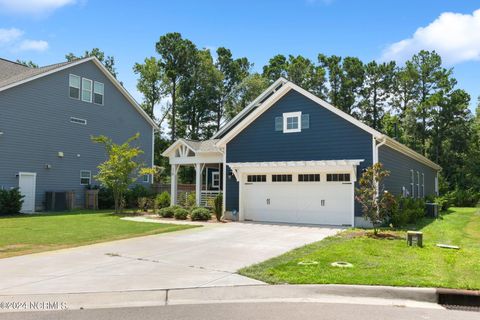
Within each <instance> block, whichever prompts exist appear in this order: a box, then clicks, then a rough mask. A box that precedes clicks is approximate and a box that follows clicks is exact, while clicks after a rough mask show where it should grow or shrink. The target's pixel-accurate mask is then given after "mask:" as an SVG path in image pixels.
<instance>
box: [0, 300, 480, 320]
mask: <svg viewBox="0 0 480 320" xmlns="http://www.w3.org/2000/svg"><path fill="white" fill-rule="evenodd" d="M0 318H1V319H2V320H47V319H48V320H52V319H55V320H57V319H62V320H63V319H65V320H92V319H95V320H130V319H132V320H133V319H135V320H159V319H175V320H182V319H197V320H199V319H208V320H217V319H228V320H236V319H238V320H248V319H255V320H259V319H279V320H282V319H285V320H286V319H288V320H297V319H298V320H308V319H322V320H330V319H331V320H347V319H349V320H363V319H368V320H388V319H395V320H414V319H421V320H428V319H435V320H436V319H442V320H453V319H461V320H470V319H472V320H473V319H475V320H478V319H480V313H479V312H472V311H453V310H443V309H429V308H406V307H400V306H398V307H397V306H372V305H356V304H336V303H278V302H274V303H236V304H227V303H225V304H197V305H174V306H159V307H138V308H137V307H131V308H115V309H91V310H74V311H73V310H72V311H53V312H50V311H43V312H18V313H4V314H1V317H0Z"/></svg>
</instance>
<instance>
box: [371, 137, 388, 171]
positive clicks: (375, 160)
mask: <svg viewBox="0 0 480 320" xmlns="http://www.w3.org/2000/svg"><path fill="white" fill-rule="evenodd" d="M382 138H383V140H382V142H380V143H378V144H377V143H375V159H374V161H373V164H375V163H377V162H379V161H378V159H379V157H378V150H379V149H380V147H381V146H383V145H384V144H385V143H387V137H386V136H384V135H382Z"/></svg>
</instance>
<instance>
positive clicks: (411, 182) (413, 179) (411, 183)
mask: <svg viewBox="0 0 480 320" xmlns="http://www.w3.org/2000/svg"><path fill="white" fill-rule="evenodd" d="M410 192H411V193H412V194H411V195H410V196H411V197H412V198H415V173H414V172H413V169H410Z"/></svg>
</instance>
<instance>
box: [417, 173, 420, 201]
mask: <svg viewBox="0 0 480 320" xmlns="http://www.w3.org/2000/svg"><path fill="white" fill-rule="evenodd" d="M417 198H420V172H418V171H417Z"/></svg>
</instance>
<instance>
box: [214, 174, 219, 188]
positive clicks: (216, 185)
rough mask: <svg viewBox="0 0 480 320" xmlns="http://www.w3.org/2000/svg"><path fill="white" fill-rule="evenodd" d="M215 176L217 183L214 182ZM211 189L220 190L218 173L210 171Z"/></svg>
mask: <svg viewBox="0 0 480 320" xmlns="http://www.w3.org/2000/svg"><path fill="white" fill-rule="evenodd" d="M215 176H217V178H216V179H217V181H216V182H215ZM212 188H220V172H219V171H212Z"/></svg>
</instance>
